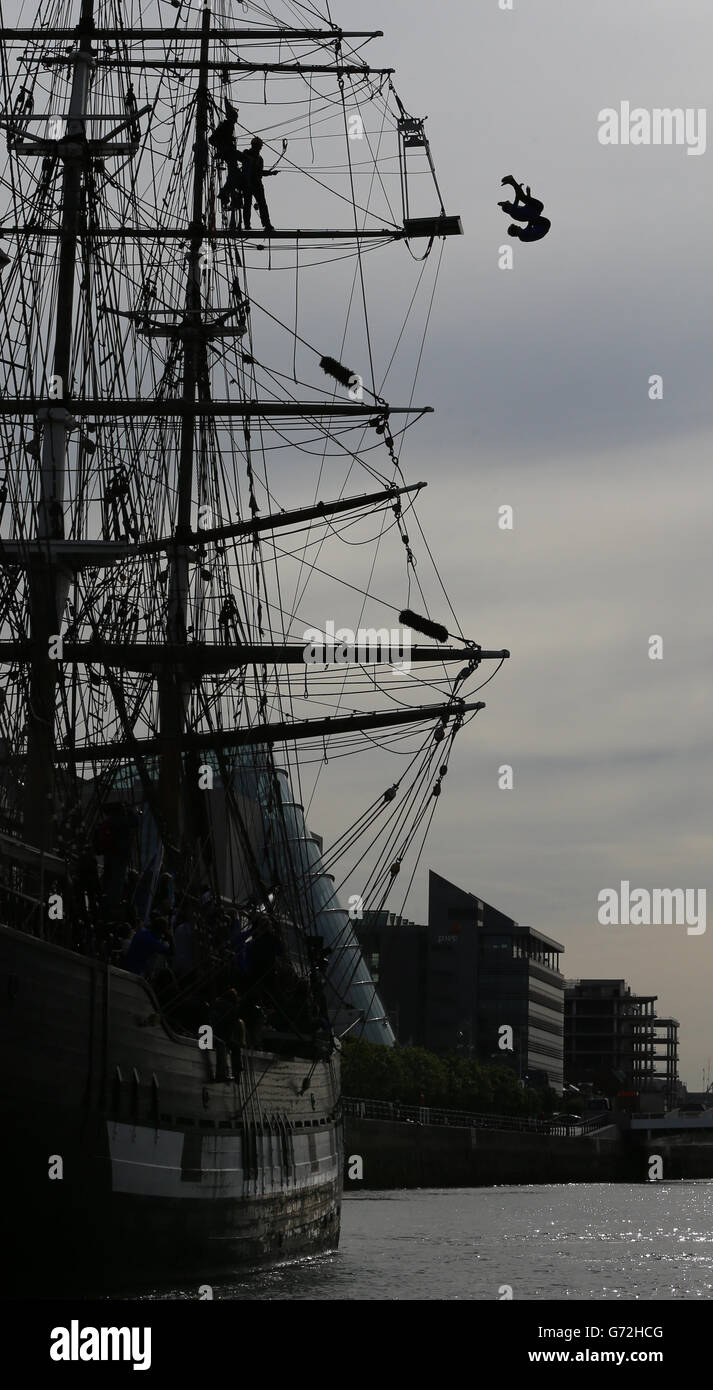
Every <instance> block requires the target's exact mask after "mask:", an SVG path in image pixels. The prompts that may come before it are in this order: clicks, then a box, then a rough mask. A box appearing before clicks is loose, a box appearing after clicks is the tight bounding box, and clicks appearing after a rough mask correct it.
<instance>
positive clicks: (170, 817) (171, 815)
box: [158, 8, 211, 848]
mask: <svg viewBox="0 0 713 1390" xmlns="http://www.w3.org/2000/svg"><path fill="white" fill-rule="evenodd" d="M210 21H211V12H210V10H209V9H208V8H206V9H205V10H204V11H203V20H202V24H201V47H200V59H199V69H198V91H197V95H196V126H195V145H194V164H193V204H192V212H191V226H190V231H191V239H190V245H189V249H188V254H187V263H188V273H187V282H186V299H185V329H186V333H185V337H184V350H183V392H182V407H183V415H182V419H181V445H180V456H179V464H178V511H177V516H176V529H175V545H174V548H173V559H172V564H171V573H170V580H169V599H168V621H167V632H166V638H167V641H168V642H169V643H172V642H177V643H184V642H185V641H186V636H187V631H186V629H187V620H188V591H189V582H188V545H189V542H190V539H191V534H192V531H191V502H192V497H193V473H194V452H195V428H196V418H197V417H196V410H195V406H196V393H197V391H198V387H199V382H200V381H202V382H203V383H205V382H206V381H207V375H208V373H207V361H206V346H205V340H204V338H203V336H202V334H201V328H202V324H203V315H202V310H203V295H202V289H201V269H202V268H201V246H202V243H203V239H204V234H205V228H204V222H203V188H204V182H205V176H206V170H207V166H208V141H207V131H208V61H209V58H210ZM205 394H206V393H205V389H204V388H203V390H202V395H203V396H205ZM158 689H159V720H160V726H159V727H160V735H161V737H160V744H161V760H160V775H159V804H160V807H161V814H162V818H163V827H164V833H165V834H166V835H167V837H168V839H169V841H170V842H171V843H172V845H173V846H175V847H176V848H178V847H179V845H180V841H181V836H182V831H183V806H182V788H181V782H182V776H181V774H182V749H181V735H182V733H183V730H184V727H185V720H186V713H187V709H188V700H189V694H190V683H189V680H188V676H187V673H186V669H185V667H181V666H176V667H174V668H173V670H164V671H163V672H162V674H161V676H160V678H159V684H158Z"/></svg>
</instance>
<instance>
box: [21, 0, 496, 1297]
mask: <svg viewBox="0 0 713 1390" xmlns="http://www.w3.org/2000/svg"><path fill="white" fill-rule="evenodd" d="M2 23H3V26H4V27H3V29H2V46H1V47H2V74H1V80H2V100H1V103H0V112H1V122H2V143H3V144H4V146H5V149H4V151H3V153H2V157H1V158H2V174H1V178H0V182H1V192H0V313H1V315H2V344H1V347H0V359H1V360H0V381H1V386H0V425H1V428H2V434H3V450H2V461H1V462H0V665H1V667H2V677H1V685H0V998H1V999H2V1008H1V1009H0V1105H1V1109H2V1124H3V1143H2V1145H0V1154H1V1158H0V1173H1V1175H2V1192H3V1194H4V1198H3V1202H2V1218H1V1222H0V1224H1V1227H2V1248H3V1272H4V1276H5V1282H6V1286H7V1290H6V1291H9V1292H10V1293H12V1292H15V1293H16V1294H20V1295H21V1296H23V1297H27V1296H28V1295H29V1296H33V1295H37V1296H39V1295H40V1294H41V1293H42V1292H44V1291H49V1292H51V1293H54V1294H55V1295H57V1294H62V1293H63V1292H69V1291H75V1290H84V1291H89V1292H92V1293H95V1294H96V1293H105V1292H111V1291H113V1290H115V1289H117V1288H122V1287H124V1288H126V1287H135V1286H138V1284H140V1283H141V1284H143V1283H146V1282H147V1281H148V1282H151V1281H154V1280H155V1281H161V1280H165V1279H167V1278H169V1279H177V1278H178V1277H179V1276H180V1277H181V1278H182V1279H184V1280H186V1279H187V1280H189V1281H191V1280H192V1281H194V1282H196V1283H198V1281H199V1279H200V1278H206V1277H210V1276H211V1275H212V1274H213V1273H215V1272H218V1273H219V1272H221V1271H226V1270H230V1269H233V1268H240V1267H245V1266H246V1265H250V1264H252V1263H257V1262H260V1261H279V1260H285V1259H289V1258H294V1257H299V1256H302V1255H309V1254H314V1253H316V1252H319V1251H325V1250H330V1249H334V1248H335V1247H336V1246H337V1243H338V1239H339V1222H340V1203H341V1194H342V1170H343V1153H342V1131H341V1117H340V1053H341V1052H342V1051H343V1048H344V1045H345V1039H349V1038H359V1037H361V1038H366V1039H369V1040H371V1041H373V1042H378V1043H381V1044H383V1045H385V1046H389V1045H391V1044H393V1041H394V1037H393V1033H392V1031H391V1027H390V1024H389V1020H388V1018H387V1017H386V1016H385V1013H384V1008H383V1005H382V1003H381V1001H380V999H379V995H378V986H377V985H375V983H374V980H373V979H372V976H371V974H370V972H369V970H368V969H367V964H366V962H365V961H364V960H363V959H362V956H361V953H360V949H359V945H358V937H357V934H356V929H355V928H356V924H357V923H358V919H359V918H360V916H361V915H362V914H363V913H364V912H368V911H373V910H381V909H383V908H384V907H385V906H386V905H388V906H393V907H395V908H398V907H399V906H400V905H403V902H405V900H406V898H407V896H408V892H409V888H410V886H411V883H412V882H413V877H414V873H415V871H416V866H417V864H418V860H419V856H420V853H421V850H422V848H423V844H424V840H425V836H426V833H427V830H428V827H429V825H430V823H431V820H432V817H433V814H434V812H435V810H436V807H437V805H438V801H439V797H440V795H441V792H442V791H444V790H445V778H446V775H447V773H448V771H449V763H450V759H451V754H452V751H453V747H454V744H455V740H456V738H457V737H458V735H459V733H460V731H461V730H462V729H463V728H464V727H465V726H466V725H467V724H468V723H469V722H470V721H471V720H472V719H473V718H474V717H475V716H476V714H477V713H478V712H479V711H480V710H481V709H482V708H483V702H482V701H481V700H479V699H478V698H477V695H478V692H479V689H480V687H481V686H482V685H483V683H484V682H485V681H486V680H488V679H490V678H492V675H493V674H494V673H495V671H496V670H497V669H499V665H500V664H501V663H502V662H503V661H504V660H505V659H506V657H507V655H508V653H507V652H506V651H504V650H490V649H485V648H483V647H482V646H480V645H479V644H478V643H477V642H476V641H474V640H473V639H471V638H467V637H466V636H465V635H464V634H463V632H462V631H461V628H460V625H459V624H458V621H457V619H456V618H455V615H454V613H453V610H452V609H451V607H450V604H449V601H448V597H447V590H446V587H445V583H444V581H443V579H442V577H441V575H440V573H439V571H438V569H437V567H436V562H435V559H434V557H433V556H432V554H431V551H430V549H429V547H428V544H427V541H426V538H425V535H424V533H423V531H422V529H421V522H420V503H421V499H420V494H421V492H422V490H423V488H424V487H425V486H426V483H427V481H428V479H425V480H423V481H416V480H415V479H409V477H408V471H407V456H408V452H409V447H411V440H412V438H413V437H414V434H413V432H414V431H416V430H417V427H419V426H420V427H426V428H429V429H431V430H432V427H431V426H430V425H429V424H428V420H427V417H428V415H429V412H430V407H429V406H428V405H426V404H425V403H424V402H423V401H422V399H421V395H420V387H419V382H418V376H419V369H420V366H421V362H422V357H423V352H424V342H425V332H426V329H427V327H428V324H429V321H430V319H431V315H432V311H433V304H434V294H435V290H436V285H437V279H438V271H439V269H440V264H441V257H442V255H443V252H444V249H445V247H446V245H447V241H448V238H449V237H450V236H453V235H460V233H461V232H462V227H461V223H460V219H459V218H458V217H457V216H454V215H451V214H450V213H448V212H447V210H446V207H445V205H444V203H443V200H442V196H441V192H440V188H439V184H438V181H437V178H436V171H435V165H434V161H433V156H432V152H431V145H430V138H429V136H430V132H429V134H427V131H426V124H425V119H424V118H423V117H420V116H414V115H411V114H410V112H409V109H408V108H407V106H406V105H405V104H404V102H403V101H402V99H401V97H400V96H399V94H398V93H397V90H396V86H395V75H394V73H393V70H392V69H390V68H388V67H378V66H374V65H373V64H372V63H371V62H370V61H369V59H370V55H371V53H372V52H373V41H374V40H376V39H379V38H381V35H380V34H375V33H371V32H366V31H361V30H350V29H342V28H341V27H339V26H338V25H337V23H336V22H335V21H334V19H333V18H332V15H331V13H330V9H329V6H328V5H323V4H320V3H316V4H313V3H296V2H293V0H285V3H283V4H282V5H281V6H280V5H278V4H277V3H275V4H270V5H268V4H259V3H241V4H238V3H233V4H231V3H229V2H228V0H226V3H225V4H221V3H217V4H215V5H214V6H211V7H209V6H208V5H205V6H198V5H197V4H187V3H184V2H183V0H170V3H167V2H166V3H164V0H148V2H147V3H143V4H141V5H139V4H138V3H123V0H112V3H108V0H80V3H77V2H76V0H43V3H42V4H40V6H39V8H38V9H37V12H36V13H34V14H32V13H31V12H30V11H29V10H28V7H27V6H26V5H23V6H22V7H21V8H19V9H17V10H15V11H8V9H7V7H6V8H5V10H4V12H3V20H2ZM268 180H269V182H268ZM407 446H408V447H407ZM429 448H430V450H431V454H432V456H433V457H434V459H437V445H436V444H435V439H434V435H433V433H432V434H431V436H430V444H429ZM435 466H436V468H437V467H438V465H437V463H436V465H435ZM444 618H445V619H447V621H446V622H444ZM483 663H485V665H483ZM310 824H312V825H314V827H315V828H314V829H313V830H312V829H310ZM327 828H329V830H330V834H329V835H326V834H325V831H326V829H327ZM317 832H320V833H317Z"/></svg>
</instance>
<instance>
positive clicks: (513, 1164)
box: [344, 1116, 713, 1192]
mask: <svg viewBox="0 0 713 1390" xmlns="http://www.w3.org/2000/svg"><path fill="white" fill-rule="evenodd" d="M653 1154H657V1155H659V1156H660V1157H661V1160H662V1165H663V1180H664V1181H666V1179H669V1180H670V1181H677V1180H681V1179H684V1178H688V1179H691V1178H713V1143H710V1142H709V1143H700V1142H695V1141H693V1142H692V1141H690V1140H689V1139H688V1138H686V1139H682V1138H681V1137H680V1136H675V1137H673V1136H668V1137H661V1138H658V1139H657V1138H656V1136H652V1138H651V1139H649V1138H647V1136H646V1135H645V1134H642V1135H641V1136H639V1135H634V1134H631V1133H627V1132H626V1131H625V1132H624V1133H622V1132H620V1131H619V1130H618V1129H617V1128H616V1127H615V1126H614V1125H610V1126H608V1127H607V1128H606V1129H602V1130H599V1131H598V1132H597V1133H596V1134H592V1135H583V1136H571V1137H569V1136H568V1137H563V1136H556V1135H548V1134H526V1133H517V1132H516V1133H512V1132H509V1131H506V1130H503V1131H498V1130H491V1129H469V1128H451V1127H449V1126H446V1125H417V1124H404V1123H402V1122H399V1121H395V1120H364V1119H358V1118H356V1117H354V1116H348V1117H347V1119H346V1120H345V1144H344V1157H345V1169H344V1173H345V1181H344V1186H345V1191H346V1192H350V1191H355V1190H358V1189H360V1188H361V1189H372V1190H374V1191H378V1190H382V1191H383V1190H387V1189H390V1188H409V1187H491V1186H494V1185H496V1184H510V1183H512V1184H527V1183H565V1182H567V1183H569V1182H646V1181H648V1179H649V1172H650V1169H649V1159H650V1156H651V1155H653ZM355 1157H359V1158H360V1159H361V1163H362V1172H363V1177H362V1178H361V1180H359V1178H355V1177H351V1176H350V1171H351V1172H354V1171H355V1170H357V1168H358V1165H356V1164H355V1163H353V1162H351V1161H350V1160H352V1159H353V1158H355Z"/></svg>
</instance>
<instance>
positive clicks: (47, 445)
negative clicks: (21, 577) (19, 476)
mask: <svg viewBox="0 0 713 1390" xmlns="http://www.w3.org/2000/svg"><path fill="white" fill-rule="evenodd" d="M93 6H94V0H82V10H81V17H80V21H79V24H78V26H77V31H76V36H77V38H78V39H79V44H78V47H77V49H76V51H75V53H73V55H72V59H71V61H72V63H73V67H74V72H73V76H72V93H71V97H70V103H69V115H68V118H67V131H66V135H65V138H64V141H63V142H62V143H63V158H64V172H63V178H62V204H61V207H62V214H61V215H62V225H61V246H60V254H59V274H58V287H57V310H56V320H55V342H54V360H53V368H54V371H53V374H54V381H53V382H51V383H48V388H49V389H48V394H49V395H50V397H53V398H55V399H58V400H59V402H60V404H59V405H58V406H57V407H54V408H52V407H49V408H45V409H44V410H42V411H41V412H38V419H39V421H40V423H41V425H42V435H43V438H42V467H41V474H40V497H39V505H38V512H37V536H38V540H39V542H40V545H39V546H38V554H37V555H36V556H35V557H34V559H33V561H32V563H31V564H30V567H29V572H28V573H29V593H30V614H31V624H32V638H33V642H34V647H35V660H34V663H33V668H32V678H31V683H30V702H29V710H28V718H27V723H28V743H27V770H26V778H25V795H24V835H25V839H26V840H27V841H29V843H31V844H34V845H36V846H37V847H38V848H39V849H41V850H48V849H49V848H50V847H51V839H52V816H53V810H54V805H53V802H54V763H55V747H54V720H55V698H56V689H57V661H56V659H53V658H52V657H51V656H50V642H51V639H52V638H53V637H54V636H55V635H56V634H58V633H59V630H60V626H61V622H62V617H63V613H64V605H65V602H66V598H67V593H68V589H69V583H70V579H71V574H70V572H69V571H68V570H66V569H64V568H63V567H62V566H60V565H58V564H57V563H56V561H55V558H54V557H53V554H52V550H53V546H52V543H53V541H56V540H61V539H63V537H64V492H65V478H66V470H67V437H68V434H69V430H70V428H71V426H72V419H71V415H70V412H69V410H68V409H67V404H66V403H67V399H68V397H69V396H70V394H71V389H72V381H71V370H72V324H73V318H74V296H75V275H76V256H77V242H78V235H79V219H80V200H81V184H82V166H83V163H84V158H85V151H86V135H85V127H84V121H85V117H86V115H87V100H88V95H89V78H90V74H91V68H92V59H93V53H92V34H93V31H94V13H93ZM62 402H64V404H62Z"/></svg>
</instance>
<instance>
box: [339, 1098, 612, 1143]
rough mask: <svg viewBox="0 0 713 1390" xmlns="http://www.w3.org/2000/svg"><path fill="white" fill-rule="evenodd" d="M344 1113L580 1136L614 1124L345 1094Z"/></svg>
mask: <svg viewBox="0 0 713 1390" xmlns="http://www.w3.org/2000/svg"><path fill="white" fill-rule="evenodd" d="M342 1107H343V1110H344V1114H345V1115H350V1116H353V1118H354V1119H359V1120H396V1121H397V1122H401V1123H402V1124H417V1125H451V1126H454V1127H456V1128H468V1129H499V1130H511V1131H515V1132H517V1133H520V1134H554V1135H563V1136H565V1137H575V1138H578V1137H579V1136H581V1135H583V1134H592V1133H593V1131H594V1130H597V1129H603V1128H604V1127H605V1126H606V1125H609V1124H611V1117H610V1116H609V1115H608V1114H602V1115H592V1116H590V1117H589V1118H588V1119H586V1120H577V1121H576V1122H574V1123H569V1124H568V1123H566V1122H565V1121H563V1120H550V1119H532V1118H529V1117H528V1118H524V1117H522V1116H519V1115H485V1114H480V1113H478V1112H476V1111H473V1110H440V1109H438V1108H437V1107H435V1106H432V1105H402V1104H401V1103H400V1101H395V1100H366V1099H364V1098H362V1097H355V1096H343V1097H342Z"/></svg>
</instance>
